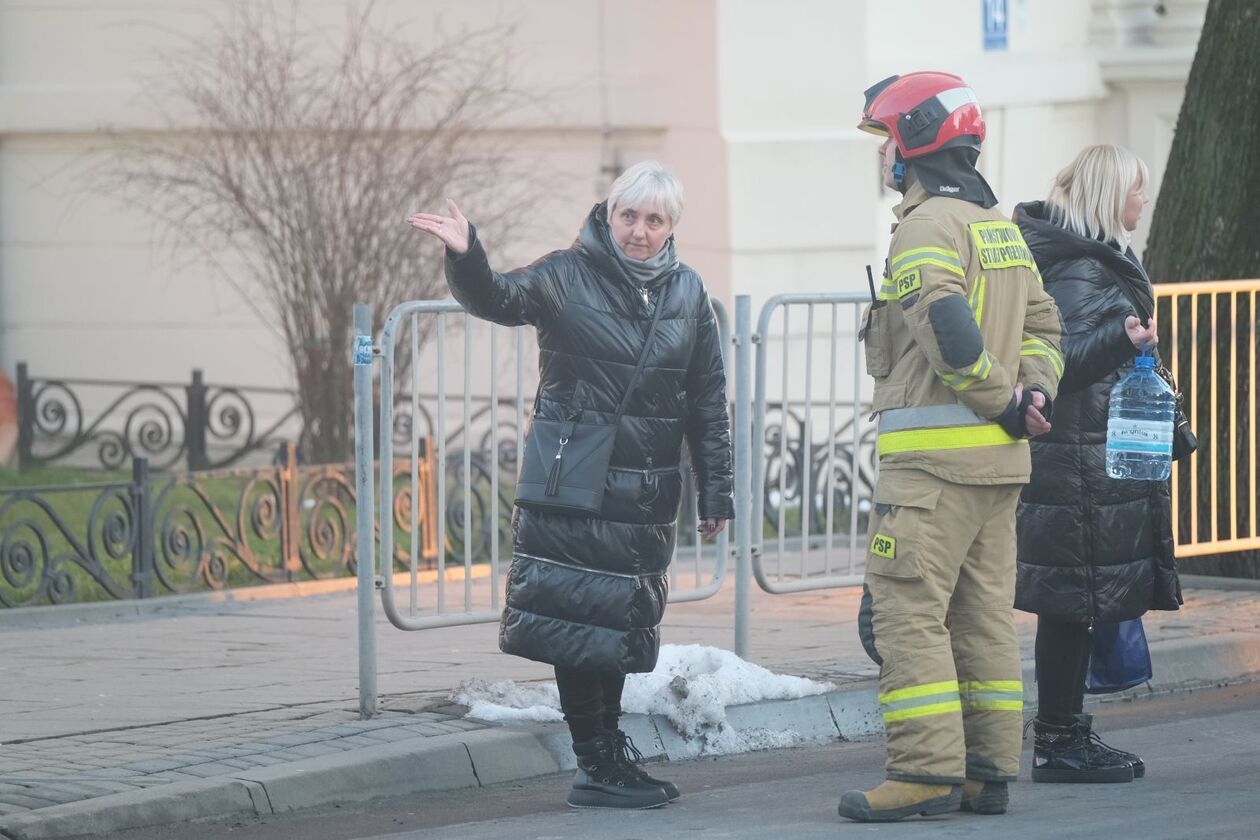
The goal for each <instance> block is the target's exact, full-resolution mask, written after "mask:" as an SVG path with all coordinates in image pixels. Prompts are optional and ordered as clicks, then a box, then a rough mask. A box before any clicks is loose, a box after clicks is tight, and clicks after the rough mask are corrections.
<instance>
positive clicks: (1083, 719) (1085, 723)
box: [1076, 714, 1146, 779]
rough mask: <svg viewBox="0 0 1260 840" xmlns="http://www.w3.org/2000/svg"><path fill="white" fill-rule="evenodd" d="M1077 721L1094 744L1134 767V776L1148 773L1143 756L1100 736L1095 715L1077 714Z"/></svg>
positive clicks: (1138, 776) (1138, 777) (1136, 777)
mask: <svg viewBox="0 0 1260 840" xmlns="http://www.w3.org/2000/svg"><path fill="white" fill-rule="evenodd" d="M1076 722H1077V724H1078V725H1080V726H1082V727H1084V729H1085V734H1086V737H1088V738H1089V740H1091V741H1093V742H1094V746H1096V747H1098V748H1099V749H1100V750H1103V751H1104V752H1108V753H1111V754H1112V755H1114V756H1116V757H1117V758H1119V759H1120V760H1121V761H1126V762H1128V763H1129V765H1130V766H1131V767H1133V778H1135V779H1140V778H1142V777H1143V776H1145V775H1146V765H1145V764H1144V763H1143V762H1142V758H1141V756H1139V755H1136V754H1135V753H1131V752H1125V751H1124V750H1118V749H1116V748H1115V747H1113V746H1111V745H1109V744H1107V743H1105V742H1104V741H1103V739H1102V738H1099V737H1098V733H1097V732H1095V731H1094V716H1093V715H1089V714H1081V715H1077V716H1076Z"/></svg>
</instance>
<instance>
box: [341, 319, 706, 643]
mask: <svg viewBox="0 0 1260 840" xmlns="http://www.w3.org/2000/svg"><path fill="white" fill-rule="evenodd" d="M712 303H713V309H714V313H715V316H716V318H717V322H718V328H719V331H720V333H721V338H722V346H723V352H724V358H725V360H726V362H727V364H728V366H729V354H730V345H731V340H730V339H731V332H730V320H729V317H728V315H727V312H726V308H725V307H724V306H723V305H722V303H721V302H720V301H717V300H714V301H712ZM452 326H456V327H462V333H463V350H462V354H463V358H462V363H456V364H452V362H453V361H454V360H452V359H450V358H449V357H450V356H451V355H452V354H451V352H450V349H451V348H450V347H449V344H450V343H451V341H452V338H451V336H450V333H451V332H452V330H451V327H452ZM356 340H357V341H358V342H360V344H361V345H362V346H364V347H366V348H367V350H368V352H369V353H370V355H368V356H365V357H363V358H365V359H366V360H367V362H366V364H365V363H364V362H363V359H357V360H356V361H358V362H359V364H358V365H357V366H356V376H357V379H356V406H357V411H358V412H359V413H361V414H362V417H361V418H360V419H361V421H362V422H361V423H360V427H359V428H357V429H356V433H357V435H358V438H357V440H358V441H359V443H360V444H362V443H363V442H364V438H366V439H368V441H370V439H371V437H372V435H371V428H370V427H371V425H372V423H373V422H375V423H376V424H377V425H378V426H379V432H378V434H377V436H376V437H377V441H378V442H377V444H376V445H375V446H374V447H373V446H369V448H367V449H366V450H365V449H364V448H363V446H361V445H360V446H359V447H358V450H359V451H358V452H357V455H358V456H359V457H360V459H361V460H362V461H364V462H367V461H376V462H377V463H391V462H393V461H394V459H395V457H396V456H395V449H396V447H398V446H405V447H406V448H407V449H408V454H407V455H400V456H399V457H401V459H402V460H403V462H404V463H405V462H406V459H407V458H408V457H409V458H410V464H411V470H410V473H409V481H408V482H403V483H401V484H400V483H399V482H398V481H397V480H396V479H395V477H394V476H393V475H390V474H389V472H388V471H386V472H385V473H381V474H380V475H379V478H378V479H377V481H378V485H379V486H378V488H377V490H376V492H377V493H378V494H379V497H380V498H379V504H376V502H375V500H374V499H373V498H372V497H371V495H370V494H360V496H359V499H360V501H359V506H358V513H359V526H360V530H361V532H362V531H364V530H366V529H369V528H371V527H372V524H371V523H372V522H373V521H374V520H376V525H375V528H376V533H377V534H378V535H379V538H380V548H379V555H375V556H379V557H392V556H394V551H395V546H394V532H395V525H396V522H397V520H398V518H399V517H406V518H408V519H409V520H410V521H412V522H418V521H420V520H421V510H422V507H423V506H424V505H426V504H431V505H433V506H434V507H435V508H436V511H437V516H436V517H435V518H436V530H437V534H436V538H435V540H436V545H437V546H438V547H439V550H438V551H437V552H436V568H435V569H429V570H425V572H424V573H422V572H421V569H420V560H421V559H422V541H423V539H424V537H425V535H423V534H421V533H420V530H421V529H419V528H412V529H411V537H410V539H411V545H410V552H409V557H410V569H409V572H408V573H405V574H403V575H402V576H401V577H402V579H403V580H404V581H405V582H406V584H407V587H406V592H407V594H406V597H405V601H404V602H402V603H400V600H399V598H398V593H397V589H396V586H398V585H399V583H398V582H397V581H395V579H394V575H392V574H385V573H384V572H383V570H384V569H386V568H388V566H387V565H383V564H367V565H369V566H373V565H379V568H380V569H381V570H382V571H377V572H374V577H375V579H374V583H375V585H376V586H377V587H379V589H380V590H381V603H382V607H383V609H384V612H385V615H386V616H387V617H388V618H389V620H390V622H391V623H392V624H394V625H395V626H397V627H399V628H401V629H404V630H422V629H426V628H432V627H447V626H452V625H457V624H472V623H478V622H488V621H497V620H498V618H499V614H500V611H501V609H502V604H501V598H502V591H501V590H502V588H501V585H500V575H501V573H502V572H503V570H504V568H505V565H506V563H507V562H508V561H510V559H511V537H510V517H511V509H512V499H511V496H512V493H511V488H510V484H511V483H512V482H514V481H515V476H516V472H517V465H519V463H520V461H521V457H522V455H523V447H524V440H525V428H526V422H525V418H526V416H527V415H526V412H527V410H529V409H530V408H531V406H532V402H533V400H532V395H531V396H529V397H527V391H529V392H531V394H532V385H529V384H528V383H529V382H530V381H532V376H533V369H534V366H533V353H534V352H535V345H534V344H533V338H532V333H530V332H527V331H526V328H524V327H516V328H507V327H500V326H496V325H492V324H487V323H485V322H482V321H479V320H477V319H474V318H471V317H470V316H468V315H466V314H465V313H464V311H463V308H462V307H461V306H460V305H459V304H458V303H456V302H455V301H451V300H444V301H411V302H408V303H404V304H401V305H400V306H398V307H396V308H395V309H394V310H393V311H392V312H391V313H390V314H389V316H388V318H387V319H386V321H385V325H384V328H383V329H382V331H381V334H380V339H379V341H378V342H375V343H372V342H371V339H370V334H369V333H366V332H360V333H359V335H358V338H357V339H356ZM504 345H508V346H509V347H510V348H511V350H510V353H504V352H503V346H504ZM422 347H424V348H425V352H424V353H421V348H422ZM374 359H379V362H380V377H379V379H378V380H377V381H376V382H375V383H373V382H372V380H371V377H370V372H371V369H372V361H373V360H374ZM505 362H506V363H507V366H508V367H511V366H514V370H513V371H512V372H511V373H510V374H509V375H508V376H507V377H504V373H505V365H504V363H505ZM461 364H462V377H461V378H462V381H457V382H455V383H452V382H451V381H450V380H451V378H452V376H451V375H450V372H449V369H451V368H454V369H455V370H458V369H459V366H460V365H461ZM527 370H528V371H529V372H530V377H531V379H530V380H527ZM360 371H365V372H364V373H360ZM429 377H431V379H432V391H430V392H429V393H425V391H424V390H423V388H422V384H424V383H422V380H427V379H428V378H429ZM503 378H510V379H511V380H512V381H511V385H510V386H509V387H506V388H505V387H504V386H503V384H502V383H501V381H500V380H501V379H503ZM452 385H454V386H455V387H454V388H452V387H451V386H452ZM374 391H375V392H376V398H375V400H374V398H373V392H374ZM475 392H480V394H481V395H480V396H474V393H475ZM374 403H375V404H376V405H379V410H376V411H375V420H374V421H373V419H372V414H371V413H370V412H372V411H373V410H375V406H374ZM481 403H484V405H481ZM475 404H477V405H478V407H477V408H476V409H474V405H475ZM425 459H432V460H431V462H430V464H431V465H426V464H425ZM422 466H429V469H427V470H426V469H422ZM364 471H366V470H364ZM377 472H378V473H379V470H377ZM430 473H432V474H433V475H435V476H436V478H435V479H430V480H429V481H428V482H426V481H425V480H424V478H425V476H427V475H429V474H430ZM687 483H688V486H690V477H689V476H688V478H687ZM426 485H428V486H426ZM433 485H436V486H433ZM683 495H684V503H683V505H682V509H681V511H680V518H681V519H683V520H685V521H683V522H681V523H680V525H681V527H680V545H679V548H678V549H677V553H676V555H675V559H674V562H673V564H672V565H671V580H670V584H671V586H670V601H672V602H679V601H695V600H700V599H703V598H708V597H710V596H712V595H713V594H714V593H716V592H717V591H718V590H719V589H720V588H721V585H722V581H723V579H724V578H725V575H726V563H727V556H728V554H729V544H730V537H729V534H727V533H723V534H722V535H721V536H720V537H719V538H718V540H716V541H715V542H714V543H709V544H706V543H704V542H703V541H702V540H701V539H700V538H699V537H698V536H697V535H696V533H695V529H694V524H695V523H696V511H695V503H694V492H693V491H692V492H685V493H684V494H683ZM688 525H691V526H693V527H687V526H688ZM368 533H370V531H368ZM361 545H368V542H367V541H366V540H362V541H361ZM448 555H450V557H451V559H453V560H455V561H456V562H455V563H453V564H452V563H448ZM359 556H360V557H365V558H371V557H373V556H374V553H373V552H371V551H370V550H369V551H367V552H363V551H361V553H360V555H359ZM453 587H454V588H455V591H454V592H452V591H451V590H452V588H453Z"/></svg>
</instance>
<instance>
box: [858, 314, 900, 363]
mask: <svg viewBox="0 0 1260 840" xmlns="http://www.w3.org/2000/svg"><path fill="white" fill-rule="evenodd" d="M886 303H887V301H882V300H877V301H873V302H872V303H871V305H870V306H868V307H866V312H865V313H864V314H863V316H862V328H861V330H859V331H858V339H859V340H860V341H861V342H862V344H863V345H864V346H865V351H866V353H865V355H866V372H867V374H869V375H870V376H873V377H875V378H876V379H883V378H884V377H885V376H887V375H888V374H890V373H892V367H893V365H892V335H891V334H890V332H891V331H890V329H889V325H888V317H889V309H888V307H887V305H886Z"/></svg>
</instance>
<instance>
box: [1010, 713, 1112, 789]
mask: <svg viewBox="0 0 1260 840" xmlns="http://www.w3.org/2000/svg"><path fill="white" fill-rule="evenodd" d="M1033 733H1034V735H1035V738H1034V741H1033V766H1032V780H1033V781H1034V782H1131V781H1133V766H1132V765H1131V764H1129V762H1127V761H1124V760H1122V759H1120V758H1117V757H1116V756H1114V755H1112V754H1111V753H1108V752H1104V751H1103V750H1102V749H1100V748H1099V747H1098V746H1097V745H1096V744H1095V743H1094V742H1093V741H1091V740H1090V738H1089V735H1088V734H1087V733H1086V730H1085V728H1084V727H1083V726H1081V724H1080V723H1074V724H1072V725H1071V726H1056V725H1054V724H1052V723H1046V722H1045V721H1043V720H1041V719H1039V718H1038V719H1036V720H1034V721H1033Z"/></svg>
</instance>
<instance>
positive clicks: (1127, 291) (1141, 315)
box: [1116, 254, 1154, 326]
mask: <svg viewBox="0 0 1260 840" xmlns="http://www.w3.org/2000/svg"><path fill="white" fill-rule="evenodd" d="M1124 259H1125V260H1126V261H1127V262H1129V263H1130V264H1131V265H1134V267H1135V268H1137V270H1138V273H1139V274H1141V275H1142V276H1143V277H1145V276H1146V272H1145V271H1144V270H1143V269H1142V267H1141V266H1140V265H1136V264H1134V263H1133V261H1132V260H1130V259H1129V257H1128V255H1127V254H1126V255H1124ZM1148 282H1149V281H1148ZM1116 286H1117V287H1118V288H1119V289H1120V293H1121V294H1123V295H1124V296H1125V298H1126V299H1127V300H1128V301H1129V303H1130V304H1132V305H1133V312H1134V314H1135V315H1137V317H1138V320H1139V321H1141V322H1142V326H1146V325H1147V324H1148V323H1149V322H1150V320H1151V316H1152V315H1153V314H1154V313H1153V312H1151V311H1150V310H1148V309H1147V308H1146V302H1145V301H1143V300H1140V299H1139V298H1138V294H1137V289H1135V288H1133V284H1132V281H1131V280H1130V279H1129V278H1128V277H1125V276H1123V275H1122V274H1121V273H1120V272H1116Z"/></svg>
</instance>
